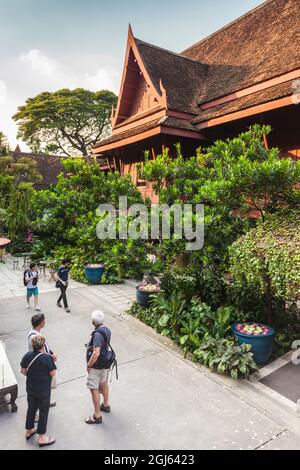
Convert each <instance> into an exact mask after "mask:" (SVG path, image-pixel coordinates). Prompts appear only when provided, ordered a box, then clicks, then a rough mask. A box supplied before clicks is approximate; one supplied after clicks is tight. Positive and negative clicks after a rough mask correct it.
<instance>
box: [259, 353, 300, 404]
mask: <svg viewBox="0 0 300 470" xmlns="http://www.w3.org/2000/svg"><path fill="white" fill-rule="evenodd" d="M261 383H262V384H264V385H266V386H267V387H269V388H271V389H272V390H275V391H276V392H277V393H279V394H280V395H282V396H284V397H286V398H288V399H289V400H291V401H293V402H294V403H297V402H298V400H300V366H299V365H295V364H293V363H292V362H289V363H288V364H285V365H283V366H282V367H280V368H279V369H277V370H276V371H274V372H272V373H271V374H269V375H267V376H266V377H264V378H263V379H261Z"/></svg>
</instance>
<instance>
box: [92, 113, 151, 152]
mask: <svg viewBox="0 0 300 470" xmlns="http://www.w3.org/2000/svg"><path fill="white" fill-rule="evenodd" d="M159 125H160V119H156V120H155V121H151V122H148V123H147V124H143V125H140V126H137V127H134V128H131V129H129V130H126V131H124V132H119V133H118V134H114V135H112V136H111V137H108V138H107V139H104V140H101V142H99V144H96V145H95V146H94V148H95V149H96V148H98V147H102V146H103V145H107V144H113V143H114V142H119V141H120V140H124V139H128V138H129V137H133V136H135V135H138V134H142V133H143V132H146V131H150V130H151V129H154V128H155V127H157V126H159Z"/></svg>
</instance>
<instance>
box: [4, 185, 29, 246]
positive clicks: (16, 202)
mask: <svg viewBox="0 0 300 470" xmlns="http://www.w3.org/2000/svg"><path fill="white" fill-rule="evenodd" d="M32 194H33V188H32V185H31V184H30V183H20V184H19V185H18V186H15V187H14V189H13V190H12V192H11V196H10V200H9V205H8V209H7V215H6V218H5V222H6V225H7V227H8V235H9V237H10V238H12V239H13V238H15V237H16V236H18V235H19V236H20V235H21V236H22V235H23V236H24V238H25V234H26V229H27V227H28V225H29V222H30V215H31V199H32Z"/></svg>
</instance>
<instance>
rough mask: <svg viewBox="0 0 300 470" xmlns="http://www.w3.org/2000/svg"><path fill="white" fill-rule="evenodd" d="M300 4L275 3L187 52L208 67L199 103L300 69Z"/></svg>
mask: <svg viewBox="0 0 300 470" xmlns="http://www.w3.org/2000/svg"><path fill="white" fill-rule="evenodd" d="M299 18H300V1H299V0H271V1H267V2H265V3H264V4H263V5H261V6H260V7H258V8H256V9H254V10H252V11H250V12H249V13H247V14H246V15H244V16H243V17H241V18H239V19H237V20H236V21H234V22H233V23H231V24H230V25H228V26H226V27H224V28H222V29H221V30H220V31H217V32H216V33H214V34H213V35H211V36H209V37H208V38H206V39H204V40H202V41H200V42H199V43H198V44H195V45H194V46H192V47H191V48H189V49H187V50H186V51H184V52H183V53H182V54H183V55H184V56H185V57H188V58H191V59H194V60H199V61H200V62H204V63H207V64H209V70H208V74H207V79H206V82H205V86H204V88H202V90H199V102H200V103H204V102H207V101H211V100H213V99H215V98H217V97H220V96H224V95H227V94H230V93H232V92H234V91H237V90H240V89H243V88H246V87H249V86H251V85H253V84H256V83H259V82H262V81H265V80H268V79H270V78H273V77H276V76H279V75H282V74H284V73H287V72H290V71H292V70H295V69H297V68H299V67H300V29H299Z"/></svg>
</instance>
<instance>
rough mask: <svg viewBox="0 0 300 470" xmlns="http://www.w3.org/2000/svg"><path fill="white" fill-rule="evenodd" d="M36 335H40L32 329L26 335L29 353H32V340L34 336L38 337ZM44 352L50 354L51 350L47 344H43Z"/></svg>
mask: <svg viewBox="0 0 300 470" xmlns="http://www.w3.org/2000/svg"><path fill="white" fill-rule="evenodd" d="M38 335H40V333H39V332H38V331H36V330H34V329H32V330H30V331H29V333H28V351H29V352H31V351H33V347H32V340H33V338H34V337H35V336H38ZM45 352H46V353H47V354H50V352H51V349H50V348H49V344H48V343H47V342H46V343H45Z"/></svg>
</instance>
